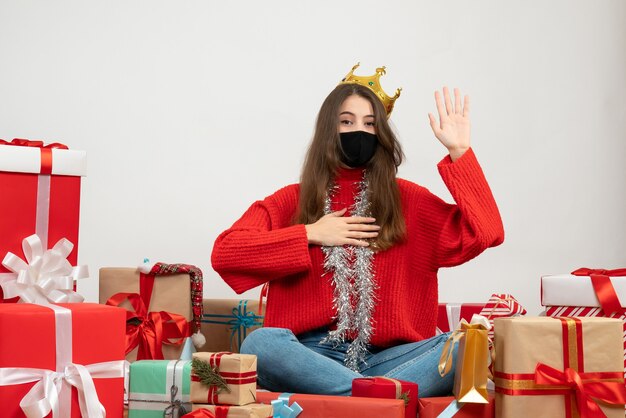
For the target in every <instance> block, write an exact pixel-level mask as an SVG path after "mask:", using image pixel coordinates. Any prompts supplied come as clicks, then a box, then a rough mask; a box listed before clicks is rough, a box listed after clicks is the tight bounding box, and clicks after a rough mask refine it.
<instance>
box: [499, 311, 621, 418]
mask: <svg viewBox="0 0 626 418" xmlns="http://www.w3.org/2000/svg"><path fill="white" fill-rule="evenodd" d="M576 320H579V321H580V322H579V323H578V324H577V323H576ZM576 320H575V319H570V318H562V319H559V318H550V317H520V318H496V319H495V321H494V327H495V351H496V359H495V364H494V378H495V385H496V400H495V404H496V417H501V418H517V417H519V418H522V417H523V418H527V417H532V418H554V417H578V416H579V415H578V413H579V411H578V407H577V405H576V393H575V391H574V389H572V388H571V387H570V386H568V385H561V386H558V385H549V386H548V385H537V384H536V383H535V380H534V378H535V371H536V368H537V365H538V363H542V364H544V365H547V366H549V367H551V368H554V369H557V370H558V371H560V372H565V371H566V369H570V371H571V370H575V371H576V373H580V375H579V376H580V377H581V378H582V381H583V382H587V381H589V382H591V381H595V382H598V381H600V380H599V379H598V376H599V375H596V376H595V378H594V379H591V378H589V379H587V378H586V377H585V374H586V373H593V372H596V373H597V372H602V378H601V381H603V382H607V383H610V384H616V385H618V386H619V385H621V387H622V388H623V384H624V379H623V367H624V359H623V341H622V338H623V329H622V327H623V323H622V321H620V320H617V319H607V318H577V319H576ZM564 345H565V347H564ZM544 392H545V395H543V394H542V393H544ZM599 406H600V408H601V410H602V411H603V412H604V413H605V414H606V416H607V417H609V418H612V417H615V418H618V417H619V418H623V417H624V405H623V404H618V405H608V404H605V403H599ZM568 411H569V412H568Z"/></svg>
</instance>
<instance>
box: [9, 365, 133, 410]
mask: <svg viewBox="0 0 626 418" xmlns="http://www.w3.org/2000/svg"><path fill="white" fill-rule="evenodd" d="M123 375H124V361H123V360H120V361H109V362H104V363H95V364H90V365H88V366H83V365H80V364H73V363H72V364H69V365H68V366H66V367H65V370H64V371H63V372H55V371H52V370H46V369H29V368H19V367H7V368H0V385H4V386H7V385H19V384H23V383H31V382H37V383H36V384H35V385H34V386H33V387H32V388H31V390H30V391H29V392H28V393H27V394H26V395H25V396H24V397H23V398H22V400H21V401H20V407H21V408H22V411H24V414H25V415H26V416H27V417H28V418H44V417H46V416H47V415H48V414H49V413H50V412H52V417H53V418H60V417H61V414H60V409H61V408H63V409H65V411H64V413H68V412H69V411H68V410H67V407H65V406H64V405H61V402H60V394H61V389H62V387H63V384H64V382H66V383H68V384H69V385H71V386H74V387H75V388H76V389H77V391H78V403H79V406H80V412H81V415H82V416H83V417H89V418H105V416H106V411H105V409H104V406H102V404H101V403H100V400H99V399H98V394H97V392H96V387H95V385H94V382H93V379H94V378H96V379H98V378H101V379H106V378H115V377H122V376H123Z"/></svg>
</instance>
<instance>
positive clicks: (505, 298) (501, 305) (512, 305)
mask: <svg viewBox="0 0 626 418" xmlns="http://www.w3.org/2000/svg"><path fill="white" fill-rule="evenodd" d="M480 315H482V316H484V317H485V318H487V319H488V320H489V324H490V325H491V328H490V329H489V332H488V336H489V348H490V349H491V347H492V346H493V320H494V319H495V318H506V317H511V316H520V315H526V309H524V307H523V306H522V305H520V303H519V302H518V301H517V299H515V298H514V297H513V296H511V295H510V294H508V293H494V294H492V295H491V297H490V298H489V300H488V301H487V303H486V304H485V307H484V308H483V309H482V310H481V311H480Z"/></svg>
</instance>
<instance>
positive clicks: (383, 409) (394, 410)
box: [256, 391, 405, 418]
mask: <svg viewBox="0 0 626 418" xmlns="http://www.w3.org/2000/svg"><path fill="white" fill-rule="evenodd" d="M282 395H286V396H285V397H287V398H288V401H287V402H288V403H289V405H293V404H294V403H297V404H298V405H299V406H300V407H301V408H302V412H301V413H300V414H299V415H298V418H319V417H341V418H381V417H385V418H404V417H405V408H404V401H403V400H401V399H381V398H360V397H356V396H328V395H305V394H300V393H295V394H282ZM282 395H281V394H280V393H275V392H264V391H258V392H257V394H256V398H257V402H261V403H265V404H271V402H272V401H276V400H277V399H278V398H279V397H281V396H282Z"/></svg>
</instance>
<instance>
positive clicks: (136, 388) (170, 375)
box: [128, 360, 191, 418]
mask: <svg viewBox="0 0 626 418" xmlns="http://www.w3.org/2000/svg"><path fill="white" fill-rule="evenodd" d="M190 376H191V361H190V360H139V361H136V362H134V363H132V364H131V365H130V396H129V398H130V399H129V405H128V407H129V408H128V409H129V418H163V416H164V415H165V414H170V415H167V416H169V417H171V418H180V417H182V415H184V414H185V413H187V412H190V411H191V401H190V399H189V387H190V382H191V378H190Z"/></svg>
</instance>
